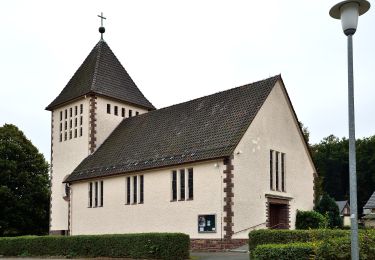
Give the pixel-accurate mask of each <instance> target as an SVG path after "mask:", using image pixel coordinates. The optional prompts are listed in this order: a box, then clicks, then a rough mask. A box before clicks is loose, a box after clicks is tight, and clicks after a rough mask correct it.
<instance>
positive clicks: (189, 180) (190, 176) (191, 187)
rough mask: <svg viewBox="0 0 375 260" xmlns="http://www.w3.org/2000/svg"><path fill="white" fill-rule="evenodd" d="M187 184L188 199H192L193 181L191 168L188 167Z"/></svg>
mask: <svg viewBox="0 0 375 260" xmlns="http://www.w3.org/2000/svg"><path fill="white" fill-rule="evenodd" d="M188 173H189V176H188V185H189V195H188V198H189V200H192V199H193V198H194V187H193V185H194V181H193V168H190V169H188Z"/></svg>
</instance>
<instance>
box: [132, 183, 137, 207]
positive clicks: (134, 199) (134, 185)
mask: <svg viewBox="0 0 375 260" xmlns="http://www.w3.org/2000/svg"><path fill="white" fill-rule="evenodd" d="M133 203H134V204H135V203H137V176H133Z"/></svg>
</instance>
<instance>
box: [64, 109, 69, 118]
mask: <svg viewBox="0 0 375 260" xmlns="http://www.w3.org/2000/svg"><path fill="white" fill-rule="evenodd" d="M67 118H68V110H67V109H65V119H67Z"/></svg>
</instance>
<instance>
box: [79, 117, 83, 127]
mask: <svg viewBox="0 0 375 260" xmlns="http://www.w3.org/2000/svg"><path fill="white" fill-rule="evenodd" d="M82 123H83V118H82V116H81V117H80V118H79V125H82Z"/></svg>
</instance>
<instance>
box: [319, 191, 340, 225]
mask: <svg viewBox="0 0 375 260" xmlns="http://www.w3.org/2000/svg"><path fill="white" fill-rule="evenodd" d="M315 210H316V211H317V212H319V213H320V214H322V215H324V216H327V218H328V227H330V228H341V227H342V219H341V217H340V212H339V207H338V206H337V204H336V202H335V200H334V199H333V198H332V197H330V196H329V195H328V194H327V193H325V194H324V195H323V196H322V198H321V199H320V201H319V202H318V204H317V205H316V207H315Z"/></svg>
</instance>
